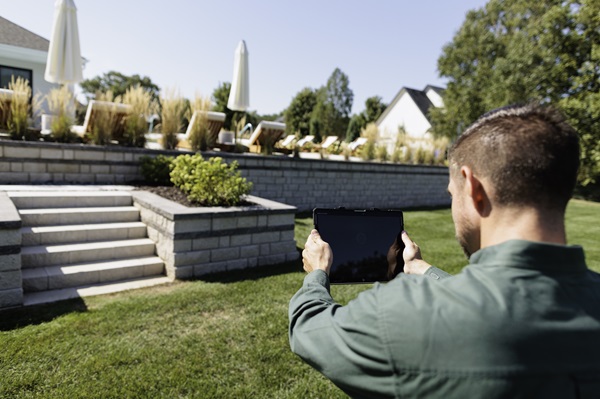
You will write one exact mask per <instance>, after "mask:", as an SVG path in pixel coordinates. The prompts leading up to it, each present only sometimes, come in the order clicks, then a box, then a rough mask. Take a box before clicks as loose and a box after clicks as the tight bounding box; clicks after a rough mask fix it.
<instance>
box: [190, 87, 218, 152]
mask: <svg viewBox="0 0 600 399" xmlns="http://www.w3.org/2000/svg"><path fill="white" fill-rule="evenodd" d="M211 105H212V104H211V101H210V98H209V97H202V96H201V95H200V94H198V93H197V94H196V97H195V98H194V101H193V103H192V106H191V108H190V109H188V111H187V117H188V119H189V120H190V122H191V121H192V117H193V114H194V112H195V113H196V118H195V119H194V121H193V122H194V124H193V125H192V126H191V127H190V129H191V130H190V136H189V138H188V140H189V142H190V147H192V150H194V151H206V150H208V149H209V148H212V147H214V145H215V142H214V139H213V138H211V137H210V134H209V133H210V132H209V129H208V114H207V113H208V111H209V110H210V108H211Z"/></svg>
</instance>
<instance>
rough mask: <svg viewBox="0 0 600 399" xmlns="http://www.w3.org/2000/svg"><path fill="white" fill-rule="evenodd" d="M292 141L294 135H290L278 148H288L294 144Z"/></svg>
mask: <svg viewBox="0 0 600 399" xmlns="http://www.w3.org/2000/svg"><path fill="white" fill-rule="evenodd" d="M294 140H296V135H295V134H290V135H288V136H287V137H286V138H284V139H283V140H281V141H280V142H279V146H280V147H284V148H285V147H289V146H290V145H291V144H292V143H293V142H294Z"/></svg>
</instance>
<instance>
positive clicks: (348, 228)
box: [313, 208, 404, 284]
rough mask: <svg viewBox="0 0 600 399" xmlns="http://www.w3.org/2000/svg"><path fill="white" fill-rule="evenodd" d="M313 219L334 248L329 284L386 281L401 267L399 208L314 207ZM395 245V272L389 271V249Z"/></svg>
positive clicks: (400, 220)
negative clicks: (397, 253) (397, 250)
mask: <svg viewBox="0 0 600 399" xmlns="http://www.w3.org/2000/svg"><path fill="white" fill-rule="evenodd" d="M313 221H314V224H315V229H317V230H318V231H319V234H320V235H321V238H323V240H324V241H326V242H327V243H328V244H329V245H330V246H331V249H332V251H333V264H332V266H331V271H330V274H329V281H330V282H331V283H332V284H350V283H372V282H375V281H389V280H391V279H392V278H394V277H395V276H396V275H397V274H398V273H399V272H400V271H402V269H403V267H404V263H403V260H402V250H403V249H404V245H403V243H402V239H401V237H400V235H401V233H402V230H403V229H404V219H403V216H402V211H399V210H378V209H343V208H341V209H325V208H316V209H314V210H313ZM394 246H396V248H399V256H397V257H396V262H397V265H396V268H395V272H394V273H393V274H390V273H389V262H388V253H389V252H391V250H392V251H393V250H394V249H395V248H394Z"/></svg>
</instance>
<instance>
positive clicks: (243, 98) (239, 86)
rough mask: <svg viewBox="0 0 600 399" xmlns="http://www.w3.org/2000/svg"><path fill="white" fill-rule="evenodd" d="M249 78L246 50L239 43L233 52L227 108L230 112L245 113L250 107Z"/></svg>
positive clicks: (244, 45) (242, 42)
mask: <svg viewBox="0 0 600 399" xmlns="http://www.w3.org/2000/svg"><path fill="white" fill-rule="evenodd" d="M249 83H250V76H249V74H248V49H247V48H246V42H245V41H243V40H242V41H241V42H240V44H238V46H237V49H236V50H235V59H234V62H233V80H232V81H231V91H230V92H229V100H228V101H227V108H229V109H230V110H232V111H246V110H247V109H248V107H250V84H249Z"/></svg>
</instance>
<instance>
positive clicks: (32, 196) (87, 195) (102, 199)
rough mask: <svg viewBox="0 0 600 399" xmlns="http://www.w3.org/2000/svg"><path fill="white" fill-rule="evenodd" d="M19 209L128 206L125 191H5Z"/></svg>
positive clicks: (128, 199) (130, 200)
mask: <svg viewBox="0 0 600 399" xmlns="http://www.w3.org/2000/svg"><path fill="white" fill-rule="evenodd" d="M7 194H8V196H9V197H10V199H11V200H12V201H13V203H14V204H15V206H16V207H17V208H19V209H36V208H37V209H39V208H89V207H106V206H129V205H131V204H132V199H131V194H130V193H128V192H126V191H10V192H8V193H7Z"/></svg>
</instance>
